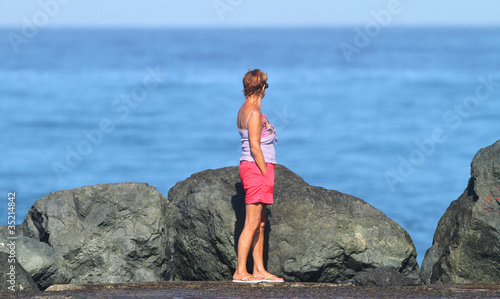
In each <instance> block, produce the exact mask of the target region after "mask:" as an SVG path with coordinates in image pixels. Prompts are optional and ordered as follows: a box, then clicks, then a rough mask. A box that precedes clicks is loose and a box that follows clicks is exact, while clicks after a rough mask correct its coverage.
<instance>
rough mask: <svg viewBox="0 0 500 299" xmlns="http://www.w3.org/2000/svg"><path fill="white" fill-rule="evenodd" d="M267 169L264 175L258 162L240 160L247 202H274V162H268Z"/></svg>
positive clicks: (269, 203)
mask: <svg viewBox="0 0 500 299" xmlns="http://www.w3.org/2000/svg"><path fill="white" fill-rule="evenodd" d="M266 165H267V171H266V173H265V174H264V175H262V172H261V171H260V168H259V166H257V163H255V162H250V161H241V162H240V179H241V182H242V183H243V189H245V193H246V195H245V203H246V204H253V203H258V202H261V203H263V204H266V205H272V204H274V199H273V191H274V166H275V165H274V164H271V163H266Z"/></svg>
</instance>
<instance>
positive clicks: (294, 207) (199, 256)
mask: <svg viewBox="0 0 500 299" xmlns="http://www.w3.org/2000/svg"><path fill="white" fill-rule="evenodd" d="M274 198H275V205H273V206H269V207H268V215H269V221H268V225H267V227H266V235H267V238H266V240H265V248H264V251H265V256H264V258H265V261H266V263H267V266H268V269H269V271H270V272H272V273H275V274H277V275H280V276H283V277H285V279H286V280H287V281H311V282H335V283H343V282H353V283H356V284H372V285H373V284H383V285H401V284H418V283H420V282H421V281H420V277H419V274H418V270H419V269H418V264H417V262H416V260H415V258H416V251H415V247H414V245H413V242H412V240H411V238H410V236H409V235H408V233H407V232H406V231H405V230H404V229H402V228H401V227H400V226H399V225H398V224H397V223H395V222H394V221H392V220H391V219H389V218H387V217H386V216H385V215H384V214H383V213H382V212H381V211H379V210H377V209H375V208H374V207H372V206H371V205H369V204H368V203H366V202H365V201H363V200H361V199H359V198H356V197H354V196H351V195H348V194H343V193H340V192H337V191H333V190H326V189H324V188H321V187H313V186H310V185H308V184H307V183H306V182H304V181H303V180H302V179H301V178H300V177H299V176H297V175H296V174H294V173H293V172H291V171H290V170H289V169H287V168H285V167H284V166H281V165H277V167H276V185H275V195H274ZM168 199H169V201H170V202H171V204H172V210H173V213H172V218H171V220H170V221H171V223H170V226H171V228H172V235H173V236H174V243H173V244H174V257H173V258H174V273H175V274H174V275H175V278H176V279H181V280H227V279H230V278H231V276H232V273H233V272H234V270H235V266H236V244H237V241H238V237H239V234H240V232H241V230H242V228H243V223H244V218H245V205H244V191H243V188H242V185H241V182H240V179H239V174H238V168H237V167H226V168H222V169H217V170H206V171H203V172H200V173H196V174H194V175H192V176H191V177H190V178H188V179H187V180H185V181H182V182H179V183H177V184H176V185H175V186H174V187H173V188H171V189H170V191H169V193H168ZM380 273H384V274H383V275H382V276H381V279H378V278H374V277H375V276H377V275H380Z"/></svg>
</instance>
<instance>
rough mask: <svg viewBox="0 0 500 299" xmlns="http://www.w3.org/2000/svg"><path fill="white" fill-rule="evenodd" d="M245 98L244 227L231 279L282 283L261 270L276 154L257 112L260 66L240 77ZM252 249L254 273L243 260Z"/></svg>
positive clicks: (262, 81) (262, 79) (262, 85)
mask: <svg viewBox="0 0 500 299" xmlns="http://www.w3.org/2000/svg"><path fill="white" fill-rule="evenodd" d="M243 87H244V90H243V93H244V95H245V98H246V101H245V103H243V105H242V106H241V108H240V110H239V112H238V119H237V124H238V131H239V132H240V135H241V147H242V155H241V158H240V167H239V169H240V178H241V181H242V183H243V188H244V189H245V193H246V195H245V204H246V205H245V210H246V217H245V226H244V227H243V231H242V232H241V235H240V238H239V241H238V262H237V266H236V271H235V272H234V275H233V281H234V282H244V283H257V282H262V281H266V282H283V278H279V277H276V276H275V275H272V274H271V273H269V272H267V271H266V269H264V227H265V225H266V221H267V219H266V206H267V205H269V204H273V203H274V200H273V190H274V166H275V164H276V154H275V151H274V144H273V142H274V141H275V140H276V131H275V129H274V127H273V126H272V125H271V124H270V123H269V121H268V119H267V117H266V116H265V115H264V114H262V113H261V112H260V102H261V100H262V98H263V97H264V96H265V94H266V88H268V87H269V84H267V74H266V73H264V72H262V71H261V70H259V69H255V70H253V71H248V72H247V73H246V74H245V76H244V77H243ZM250 251H252V257H253V262H254V267H253V273H252V274H250V273H248V271H247V269H246V262H247V257H248V254H249V252H250Z"/></svg>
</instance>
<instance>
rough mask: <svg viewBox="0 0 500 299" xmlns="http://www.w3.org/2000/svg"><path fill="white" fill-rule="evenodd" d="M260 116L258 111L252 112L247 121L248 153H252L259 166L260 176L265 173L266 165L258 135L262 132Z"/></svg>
mask: <svg viewBox="0 0 500 299" xmlns="http://www.w3.org/2000/svg"><path fill="white" fill-rule="evenodd" d="M263 121H264V120H263V119H262V114H261V113H260V111H258V110H254V111H252V112H251V114H250V118H249V119H248V138H249V141H250V151H251V152H252V155H253V158H254V159H255V163H257V166H259V168H260V171H261V172H262V174H264V173H266V171H267V165H266V161H265V160H264V154H263V153H262V149H261V148H260V134H261V131H262V122H263Z"/></svg>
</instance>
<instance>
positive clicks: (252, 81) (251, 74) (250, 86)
mask: <svg viewBox="0 0 500 299" xmlns="http://www.w3.org/2000/svg"><path fill="white" fill-rule="evenodd" d="M266 83H267V74H266V73H264V72H263V71H261V70H259V69H255V70H249V71H248V72H247V73H246V74H245V76H244V77H243V94H244V95H245V98H248V97H249V96H251V95H257V96H260V97H263V96H264V93H265V92H264V91H263V90H262V87H263V86H264V85H266Z"/></svg>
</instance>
